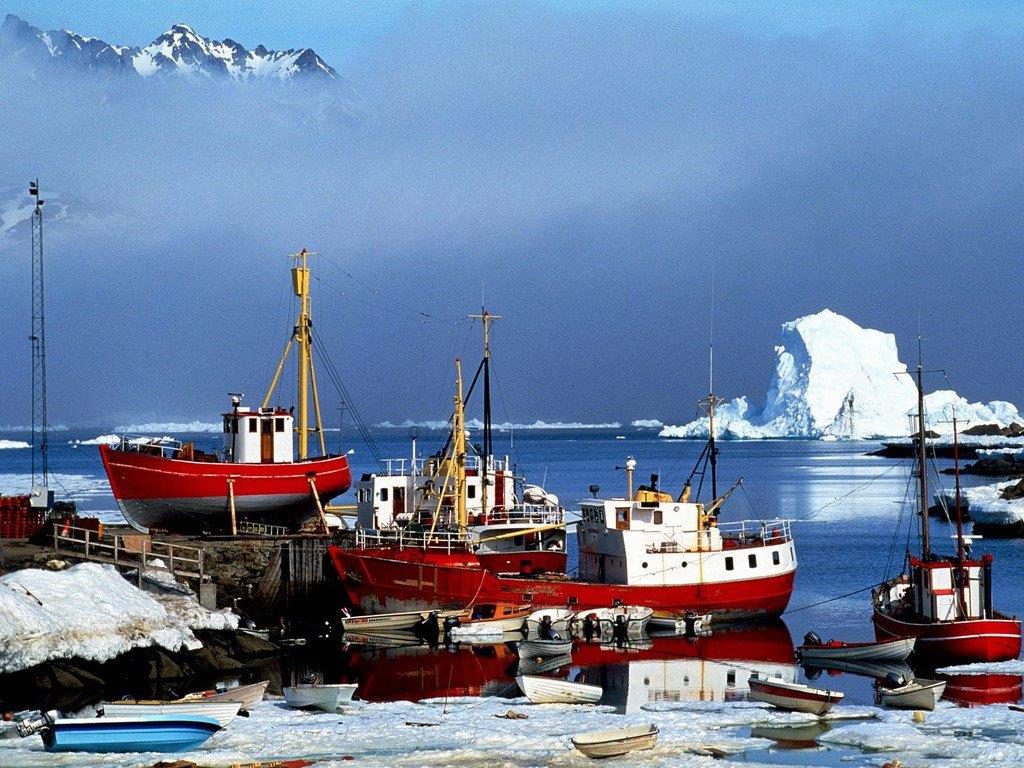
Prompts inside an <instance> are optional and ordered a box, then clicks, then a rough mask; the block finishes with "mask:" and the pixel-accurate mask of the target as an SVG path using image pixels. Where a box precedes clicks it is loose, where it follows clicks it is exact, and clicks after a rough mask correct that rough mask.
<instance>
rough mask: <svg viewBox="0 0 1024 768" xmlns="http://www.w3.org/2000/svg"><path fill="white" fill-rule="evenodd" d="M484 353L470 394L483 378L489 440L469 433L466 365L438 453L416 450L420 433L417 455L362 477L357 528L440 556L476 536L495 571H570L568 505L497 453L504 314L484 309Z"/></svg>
mask: <svg viewBox="0 0 1024 768" xmlns="http://www.w3.org/2000/svg"><path fill="white" fill-rule="evenodd" d="M470 317H472V318H477V319H479V320H481V323H482V325H483V332H484V347H483V349H484V354H483V358H482V360H481V362H480V366H479V368H478V369H477V372H476V376H474V378H473V383H472V384H471V385H470V388H469V392H468V393H467V395H466V398H465V400H468V399H469V398H470V397H471V396H472V393H473V390H474V388H475V385H476V383H477V381H479V380H481V377H482V383H483V397H482V399H483V430H482V434H481V442H480V443H479V444H478V445H473V444H472V443H471V442H470V441H469V440H467V439H466V425H465V414H464V408H465V400H464V399H463V395H462V377H461V370H462V369H461V364H460V363H459V362H458V361H457V362H456V367H457V369H458V371H459V373H458V384H457V392H456V396H455V409H454V411H453V413H452V418H451V429H450V431H449V432H448V434H447V439H446V440H445V444H444V446H443V447H442V448H441V449H440V450H438V451H437V452H436V453H434V454H433V455H431V456H428V457H426V458H420V457H418V456H417V454H416V435H417V431H414V432H413V433H412V455H411V456H410V457H409V458H407V459H406V458H402V459H388V460H385V461H382V462H381V467H382V471H380V472H373V473H367V474H364V475H363V476H362V477H361V478H360V479H359V480H358V481H357V482H356V484H355V495H356V518H357V527H358V528H359V529H361V530H362V531H371V532H374V533H373V537H374V538H375V540H376V541H378V542H380V544H381V545H382V546H384V547H389V546H390V547H393V548H395V549H399V550H402V549H407V548H409V547H416V546H422V547H423V548H425V549H427V550H435V551H437V552H436V554H438V555H439V556H441V555H445V554H448V551H449V550H450V549H451V542H452V541H455V542H456V543H457V544H456V545H457V546H459V545H460V543H461V542H463V541H468V542H470V543H471V546H472V550H473V553H474V554H475V556H476V558H477V560H478V561H479V563H480V564H481V565H482V566H483V567H484V568H486V569H487V570H490V571H493V572H495V573H506V574H515V575H520V574H525V575H532V574H540V573H564V572H565V566H566V558H567V556H566V550H565V510H563V509H562V507H561V506H560V505H559V503H558V497H557V496H554V495H553V494H550V493H548V492H546V491H545V490H544V489H543V488H540V487H539V486H536V485H525V484H524V485H523V486H522V490H521V491H520V492H518V493H517V480H519V479H520V478H517V477H516V476H515V473H514V472H513V469H512V464H511V462H510V461H509V458H508V456H506V457H505V458H504V459H501V458H498V457H497V456H495V455H494V446H493V440H492V429H491V404H490V358H491V348H490V325H491V323H492V322H493V321H494V320H497V319H499V317H500V316H498V315H492V314H490V313H489V312H487V310H485V309H484V310H481V313H480V314H479V315H470Z"/></svg>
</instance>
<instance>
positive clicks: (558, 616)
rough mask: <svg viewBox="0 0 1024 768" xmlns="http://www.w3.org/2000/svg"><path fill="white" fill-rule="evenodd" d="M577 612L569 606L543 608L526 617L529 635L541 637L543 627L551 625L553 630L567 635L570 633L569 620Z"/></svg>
mask: <svg viewBox="0 0 1024 768" xmlns="http://www.w3.org/2000/svg"><path fill="white" fill-rule="evenodd" d="M575 615H576V614H575V613H573V612H572V611H570V610H569V609H568V608H543V609H541V610H539V611H534V612H533V613H531V614H530V615H529V616H527V617H526V630H527V637H529V638H531V639H533V638H539V637H541V636H542V635H541V633H542V630H543V627H545V626H548V625H549V626H550V629H551V631H552V632H557V633H558V634H560V635H562V637H565V636H566V635H567V634H568V633H569V622H571V621H572V620H573V617H574V616H575Z"/></svg>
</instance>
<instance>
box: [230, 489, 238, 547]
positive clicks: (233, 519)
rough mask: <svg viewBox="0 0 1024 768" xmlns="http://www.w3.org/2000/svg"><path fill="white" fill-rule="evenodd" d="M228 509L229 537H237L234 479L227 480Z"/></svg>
mask: <svg viewBox="0 0 1024 768" xmlns="http://www.w3.org/2000/svg"><path fill="white" fill-rule="evenodd" d="M228 509H229V510H230V511H231V535H232V536H237V535H238V519H237V518H236V517H235V478H233V477H229V478H228Z"/></svg>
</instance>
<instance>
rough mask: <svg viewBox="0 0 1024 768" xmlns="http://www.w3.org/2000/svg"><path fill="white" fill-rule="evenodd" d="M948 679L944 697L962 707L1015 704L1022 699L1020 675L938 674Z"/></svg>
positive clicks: (936, 677)
mask: <svg viewBox="0 0 1024 768" xmlns="http://www.w3.org/2000/svg"><path fill="white" fill-rule="evenodd" d="M935 679H937V680H945V681H946V690H945V692H944V693H943V694H942V698H943V699H945V700H946V701H952V702H953V703H954V704H958V705H960V706H962V707H979V706H983V705H985V704H1015V703H1017V702H1019V701H1020V700H1021V682H1022V678H1021V676H1020V675H1004V674H983V675H941V674H940V675H936V676H935Z"/></svg>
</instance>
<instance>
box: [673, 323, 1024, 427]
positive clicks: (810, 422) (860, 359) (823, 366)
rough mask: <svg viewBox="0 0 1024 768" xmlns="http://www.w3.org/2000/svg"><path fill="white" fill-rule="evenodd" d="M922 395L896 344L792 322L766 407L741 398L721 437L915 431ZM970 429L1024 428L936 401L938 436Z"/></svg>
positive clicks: (1005, 407) (724, 418)
mask: <svg viewBox="0 0 1024 768" xmlns="http://www.w3.org/2000/svg"><path fill="white" fill-rule="evenodd" d="M916 409H917V388H916V387H915V384H914V380H913V378H912V377H911V376H910V375H908V371H907V366H906V364H905V363H902V362H900V359H899V353H898V350H897V348H896V337H895V336H894V335H893V334H891V333H883V332H882V331H876V330H873V329H871V328H862V327H861V326H859V325H857V324H856V323H855V322H853V321H852V320H850V319H849V318H846V317H843V316H842V315H840V314H837V313H835V312H833V311H831V310H829V309H823V310H822V311H820V312H818V313H816V314H813V315H807V316H805V317H801V318H798V319H796V320H792V321H790V322H788V323H784V324H783V326H782V338H781V342H780V344H779V345H778V346H776V347H775V372H774V374H773V375H772V380H771V384H770V386H769V388H768V393H767V395H766V396H765V405H764V407H763V408H761V409H760V410H757V409H754V408H751V407H750V406H749V404H748V401H747V398H746V397H738V398H735V399H733V400H731V401H729V402H728V403H725V404H724V405H722V406H719V408H718V410H717V412H716V421H715V432H716V436H718V437H732V438H740V439H758V438H780V437H789V438H818V439H833V440H834V439H872V438H882V437H897V436H905V435H907V434H909V433H910V432H911V431H912V430H913V420H912V416H913V415H914V414H915V413H916ZM954 409H955V411H956V414H957V418H958V419H960V420H961V421H962V422H963V423H964V425H965V426H966V424H967V423H968V422H969V423H970V424H972V425H975V424H982V423H983V424H995V425H998V426H1001V427H1005V426H1009V425H1010V424H1011V423H1013V422H1024V419H1022V418H1021V416H1020V414H1019V413H1018V412H1017V408H1016V407H1015V406H1013V405H1012V404H1011V403H1007V402H1003V401H994V402H991V403H988V404H982V403H968V402H967V400H965V399H964V398H962V397H960V396H959V395H957V394H956V393H955V392H952V391H949V390H940V391H938V392H934V393H932V394H931V395H928V396H927V397H926V400H925V411H926V419H927V422H928V426H929V428H930V429H932V430H934V431H936V432H939V433H949V432H952V424H951V423H949V422H951V421H952V415H953V411H954ZM660 434H661V436H662V437H682V438H695V437H707V435H708V420H707V418H706V417H704V418H700V419H697V420H695V421H691V422H690V423H688V424H684V425H682V426H666V427H665V428H664V429H662V431H661V433H660Z"/></svg>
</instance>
